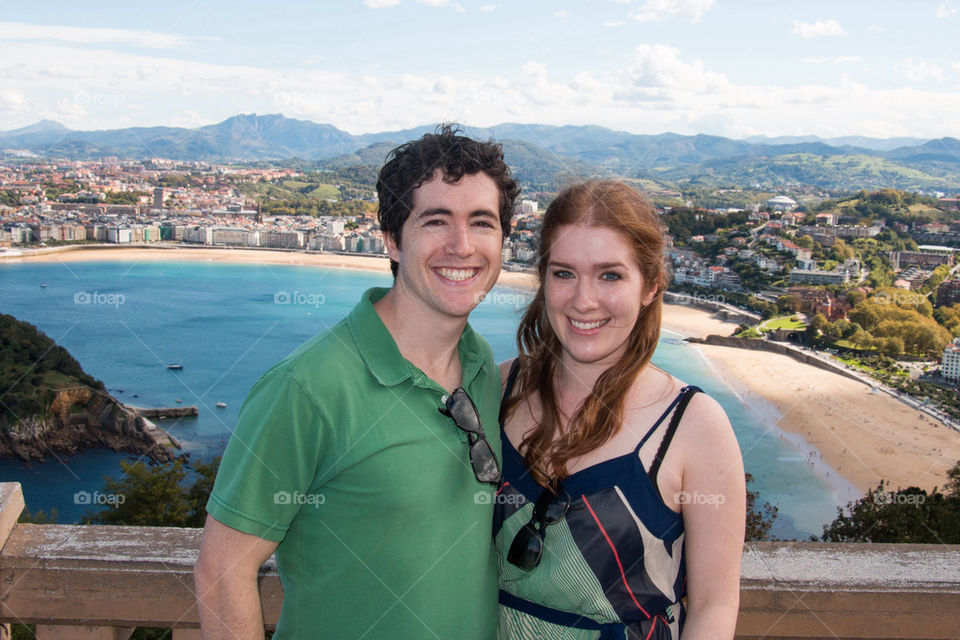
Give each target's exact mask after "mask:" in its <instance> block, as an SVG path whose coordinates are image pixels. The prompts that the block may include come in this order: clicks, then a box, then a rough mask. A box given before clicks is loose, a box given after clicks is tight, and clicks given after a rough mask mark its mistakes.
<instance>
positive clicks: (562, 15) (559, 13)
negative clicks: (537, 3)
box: [553, 9, 570, 19]
mask: <svg viewBox="0 0 960 640" xmlns="http://www.w3.org/2000/svg"><path fill="white" fill-rule="evenodd" d="M568 15H570V12H569V11H567V10H566V9H561V10H560V11H557V12H556V13H554V14H553V17H554V18H557V19H562V18H566V17H567V16H568Z"/></svg>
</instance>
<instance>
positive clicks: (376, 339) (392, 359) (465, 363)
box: [347, 287, 485, 388]
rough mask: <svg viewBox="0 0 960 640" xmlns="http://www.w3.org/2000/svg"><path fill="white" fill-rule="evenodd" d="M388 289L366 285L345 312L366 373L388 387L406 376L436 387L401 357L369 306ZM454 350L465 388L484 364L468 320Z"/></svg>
mask: <svg viewBox="0 0 960 640" xmlns="http://www.w3.org/2000/svg"><path fill="white" fill-rule="evenodd" d="M389 290H390V289H388V288H385V287H372V288H370V289H367V290H366V291H365V292H364V293H363V296H362V297H361V298H360V302H359V303H357V306H355V307H354V308H353V310H352V311H351V312H350V315H349V316H347V322H348V324H349V326H350V331H351V333H352V334H353V339H354V342H355V343H356V345H357V350H358V351H359V352H360V357H362V358H363V361H364V363H365V364H366V365H367V368H368V369H369V370H370V373H372V374H373V376H374V377H375V378H376V379H377V381H378V382H379V383H380V384H382V385H384V386H387V387H392V386H395V385H398V384H400V383H401V382H403V381H404V380H406V379H407V378H413V382H414V384H416V385H417V386H419V387H437V388H439V385H437V383H436V382H433V381H432V380H430V379H429V378H427V377H426V375H424V373H423V372H422V371H420V369H418V368H417V367H415V366H413V365H412V364H410V362H409V361H408V360H407V359H406V358H404V357H403V354H401V353H400V348H399V347H398V346H397V343H396V341H394V339H393V336H392V335H390V332H389V331H388V330H387V327H386V325H384V324H383V320H381V319H380V315H379V314H378V313H377V310H376V309H374V308H373V304H374V303H375V302H376V301H377V300H379V299H380V298H382V297H383V296H385V295H386V294H387V292H388V291H389ZM458 351H459V354H460V365H461V367H462V369H463V382H462V386H463V387H464V388H469V385H470V383H472V382H473V380H474V379H475V378H476V377H477V376H478V375H479V374H480V372H481V371H482V370H483V367H484V366H485V359H484V357H483V350H482V347H481V343H480V336H479V335H477V333H476V332H475V331H474V330H473V328H472V327H471V326H470V325H469V324H467V325H466V327H464V330H463V335H461V336H460V342H459V344H458Z"/></svg>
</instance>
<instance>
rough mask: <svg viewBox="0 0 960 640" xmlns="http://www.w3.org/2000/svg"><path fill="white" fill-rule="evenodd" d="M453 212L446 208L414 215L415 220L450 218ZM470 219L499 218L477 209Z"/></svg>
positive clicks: (472, 212)
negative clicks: (438, 217) (437, 217)
mask: <svg viewBox="0 0 960 640" xmlns="http://www.w3.org/2000/svg"><path fill="white" fill-rule="evenodd" d="M452 215H453V212H452V211H450V209H447V208H446V207H433V208H432V209H424V210H423V211H421V212H420V213H418V214H417V215H416V218H417V219H420V218H427V217H429V216H452ZM470 217H471V218H481V217H483V218H498V217H499V216H498V215H497V214H496V213H494V212H493V211H491V210H489V209H477V210H476V211H471V212H470Z"/></svg>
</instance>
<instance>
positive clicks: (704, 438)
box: [677, 394, 746, 640]
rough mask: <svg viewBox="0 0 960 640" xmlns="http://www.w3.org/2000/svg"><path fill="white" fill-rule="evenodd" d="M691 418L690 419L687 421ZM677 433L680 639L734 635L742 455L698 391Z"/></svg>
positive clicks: (718, 412) (721, 417) (720, 639)
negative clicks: (683, 576) (683, 614)
mask: <svg viewBox="0 0 960 640" xmlns="http://www.w3.org/2000/svg"><path fill="white" fill-rule="evenodd" d="M688 421H689V422H688ZM683 423H684V424H682V425H681V427H680V430H679V432H678V436H679V435H680V432H683V433H684V435H685V436H686V437H683V438H682V439H681V442H680V443H677V444H681V447H682V448H681V450H680V451H678V453H680V454H682V460H683V466H682V468H683V472H682V473H683V475H682V491H681V493H680V494H679V496H678V497H679V501H680V502H681V503H682V504H681V507H680V508H681V513H682V515H683V526H684V530H685V531H686V538H685V542H684V553H685V554H686V563H687V605H688V606H687V620H686V624H685V626H684V629H683V640H697V639H701V638H703V639H707V638H709V639H710V640H724V639H732V638H733V634H734V630H735V628H736V624H737V612H738V609H739V605H740V556H741V554H742V552H743V536H744V527H745V520H746V487H745V484H744V476H743V459H742V458H741V455H740V447H739V446H738V445H737V439H736V436H734V433H733V429H732V428H731V427H730V421H729V420H728V419H727V416H726V414H725V413H724V412H723V409H722V408H721V407H720V405H719V404H717V402H716V401H715V400H713V399H712V398H710V397H709V396H706V395H704V394H698V395H697V396H695V397H694V398H693V400H691V403H690V407H689V408H688V410H687V412H686V414H685V415H684V420H683Z"/></svg>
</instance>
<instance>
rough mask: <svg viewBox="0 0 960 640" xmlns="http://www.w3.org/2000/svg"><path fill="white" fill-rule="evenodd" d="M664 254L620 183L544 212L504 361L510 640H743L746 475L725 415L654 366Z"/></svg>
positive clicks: (641, 209) (505, 604) (502, 503)
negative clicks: (510, 356) (534, 278)
mask: <svg viewBox="0 0 960 640" xmlns="http://www.w3.org/2000/svg"><path fill="white" fill-rule="evenodd" d="M663 244H664V242H663V235H662V232H661V229H660V223H659V220H658V218H657V215H656V212H655V211H654V209H653V208H652V207H651V206H650V205H649V204H648V203H647V202H646V201H644V200H643V198H641V197H640V195H639V194H637V193H636V192H635V191H634V190H633V189H631V188H629V187H627V186H626V185H623V184H620V183H617V182H588V183H585V184H581V185H577V186H573V187H571V188H568V189H567V190H565V191H564V192H563V193H561V194H560V195H559V196H558V197H557V199H556V200H554V202H553V203H552V204H551V205H550V207H549V208H548V209H547V211H546V213H545V214H544V218H543V228H542V230H541V238H540V260H539V263H538V267H537V270H538V275H539V277H540V286H539V289H538V291H537V294H536V296H535V297H534V299H533V302H532V303H531V304H530V306H529V308H528V309H527V311H526V313H525V315H524V317H523V319H522V321H521V324H520V328H519V331H518V336H517V342H518V347H519V353H520V357H519V358H517V359H516V360H515V361H513V362H507V363H504V364H503V365H502V368H503V372H504V377H505V378H506V384H505V393H504V403H503V408H502V413H501V420H502V425H503V431H504V433H503V435H504V438H503V447H504V453H503V458H504V482H503V484H502V485H501V491H500V494H499V495H498V499H497V513H496V521H495V524H494V533H495V535H496V545H497V550H498V553H499V557H500V588H501V592H500V604H501V606H500V626H499V630H500V637H501V638H564V639H566V638H643V639H650V638H672V639H676V638H678V637H680V632H681V629H682V632H683V638H684V640H689V639H692V638H710V639H711V640H715V639H717V638H732V637H733V633H734V627H735V624H736V618H737V607H738V604H739V577H740V554H741V551H742V548H743V534H744V512H745V495H746V494H745V487H744V475H743V463H742V460H741V457H740V450H739V448H738V446H737V441H736V438H735V437H734V434H733V430H732V429H731V428H730V423H729V421H728V420H727V417H726V415H725V414H724V412H723V409H721V408H720V406H719V405H718V404H717V403H716V402H715V401H714V400H712V399H711V398H709V397H707V396H706V395H705V394H703V393H698V391H699V389H697V388H695V387H688V386H686V385H684V383H683V382H681V381H680V380H678V379H676V378H674V377H673V376H671V375H670V374H668V373H667V372H665V371H663V370H662V369H660V368H658V367H656V366H654V365H653V364H650V357H651V356H652V355H653V351H654V348H655V347H656V344H657V340H658V337H659V333H660V315H661V304H662V298H663V291H664V289H665V288H666V285H667V275H666V268H665V266H664V260H663ZM684 601H685V602H684Z"/></svg>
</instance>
